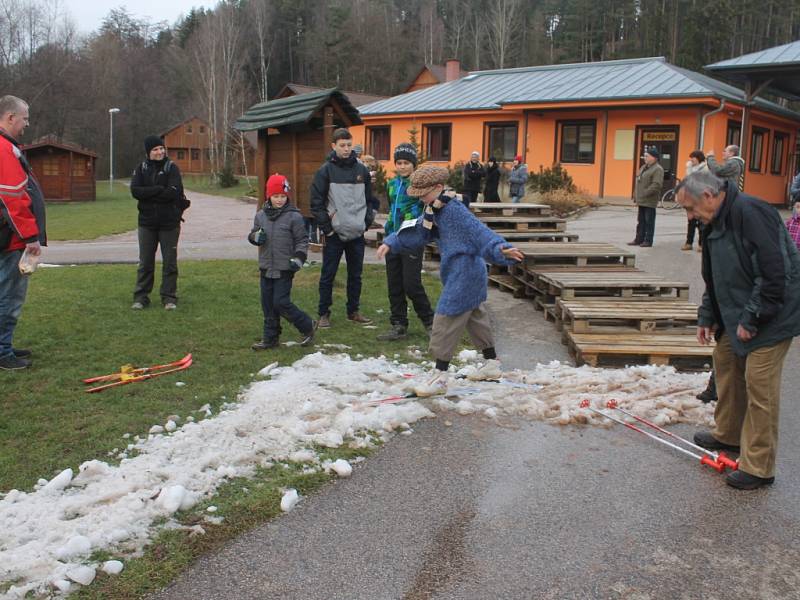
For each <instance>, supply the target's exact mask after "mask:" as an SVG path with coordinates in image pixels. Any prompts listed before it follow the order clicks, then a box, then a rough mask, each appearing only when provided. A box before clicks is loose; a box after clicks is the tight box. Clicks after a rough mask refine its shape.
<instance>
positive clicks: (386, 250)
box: [375, 244, 392, 260]
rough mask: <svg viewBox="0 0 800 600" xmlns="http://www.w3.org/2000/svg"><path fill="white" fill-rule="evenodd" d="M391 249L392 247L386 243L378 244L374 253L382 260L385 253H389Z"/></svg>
mask: <svg viewBox="0 0 800 600" xmlns="http://www.w3.org/2000/svg"><path fill="white" fill-rule="evenodd" d="M391 250H392V249H391V248H390V247H389V246H387V245H386V244H381V245H380V246H378V251H377V252H376V253H375V255H376V256H377V257H378V258H380V259H381V260H383V259H384V258H386V255H387V254H389V252H391Z"/></svg>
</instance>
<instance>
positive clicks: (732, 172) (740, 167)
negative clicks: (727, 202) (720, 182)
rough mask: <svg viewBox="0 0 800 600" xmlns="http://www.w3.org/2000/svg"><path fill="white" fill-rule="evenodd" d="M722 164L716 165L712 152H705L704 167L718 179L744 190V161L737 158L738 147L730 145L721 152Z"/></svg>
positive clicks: (739, 157)
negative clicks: (725, 180)
mask: <svg viewBox="0 0 800 600" xmlns="http://www.w3.org/2000/svg"><path fill="white" fill-rule="evenodd" d="M722 158H723V162H722V163H718V162H717V159H716V158H714V151H713V150H707V151H706V165H708V169H709V170H710V171H711V172H712V173H713V174H714V175H716V176H717V177H719V178H720V179H727V180H728V181H730V182H731V183H733V185H735V186H736V187H738V188H739V191H740V192H741V191H743V190H744V159H743V158H742V157H741V156H739V146H736V145H734V144H731V145H730V146H725V149H724V150H723V151H722Z"/></svg>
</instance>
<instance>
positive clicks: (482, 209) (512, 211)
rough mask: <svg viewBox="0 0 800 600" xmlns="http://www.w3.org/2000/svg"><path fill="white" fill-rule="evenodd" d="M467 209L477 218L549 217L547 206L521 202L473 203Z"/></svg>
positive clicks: (548, 207)
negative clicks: (495, 216) (491, 216)
mask: <svg viewBox="0 0 800 600" xmlns="http://www.w3.org/2000/svg"><path fill="white" fill-rule="evenodd" d="M469 208H470V210H471V211H472V212H473V213H475V215H476V216H478V217H479V218H480V217H484V216H489V215H504V216H517V217H521V216H526V217H538V216H541V217H544V216H547V215H549V214H550V210H551V209H550V206H549V205H547V204H533V203H522V202H520V203H518V204H512V203H510V202H473V203H472V204H470V205H469Z"/></svg>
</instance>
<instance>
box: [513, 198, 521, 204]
mask: <svg viewBox="0 0 800 600" xmlns="http://www.w3.org/2000/svg"><path fill="white" fill-rule="evenodd" d="M521 199H522V196H511V202H513V203H514V204H519V201H520V200H521Z"/></svg>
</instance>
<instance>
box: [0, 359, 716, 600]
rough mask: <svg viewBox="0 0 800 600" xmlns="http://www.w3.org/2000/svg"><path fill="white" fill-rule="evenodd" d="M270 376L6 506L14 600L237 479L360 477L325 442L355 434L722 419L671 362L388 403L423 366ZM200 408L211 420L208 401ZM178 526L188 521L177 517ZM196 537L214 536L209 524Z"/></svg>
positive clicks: (7, 565) (51, 586)
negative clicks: (449, 424)
mask: <svg viewBox="0 0 800 600" xmlns="http://www.w3.org/2000/svg"><path fill="white" fill-rule="evenodd" d="M464 358H467V359H473V360H474V359H475V358H476V356H474V355H467V356H465V357H464ZM480 366H481V365H480V363H476V365H475V367H477V368H479V367H480ZM407 374H412V375H414V377H412V378H409V377H408V376H407ZM269 376H270V377H271V379H270V380H268V381H256V382H254V383H252V384H251V385H250V386H249V387H248V388H247V389H245V390H244V391H243V392H242V394H241V395H240V397H239V398H238V403H236V404H232V403H231V404H227V405H226V406H225V407H224V408H223V410H222V411H221V412H220V413H219V414H218V415H216V416H215V417H213V418H207V419H205V420H203V421H200V422H193V421H191V420H190V419H188V418H187V419H185V423H184V424H183V425H182V426H177V423H178V422H180V419H179V418H178V417H177V415H171V416H170V424H169V426H168V427H166V428H165V427H163V426H161V425H154V426H153V427H152V428H151V430H150V431H151V433H150V434H149V435H146V436H144V437H140V436H138V435H137V436H133V439H132V441H133V442H134V443H131V444H127V449H125V450H123V451H122V452H120V454H119V455H118V456H120V457H121V460H120V463H119V465H118V466H113V465H108V464H106V463H104V462H102V461H99V460H92V461H88V462H85V463H83V464H82V465H80V468H79V472H78V474H77V475H76V476H75V477H74V478H73V476H72V471H71V470H70V469H65V470H64V471H63V472H62V473H61V474H60V475H58V476H56V477H55V478H54V479H53V480H51V481H50V482H47V481H44V480H41V481H40V483H39V484H37V486H36V489H35V490H33V491H30V492H22V491H18V490H12V491H10V492H9V493H8V494H6V495H5V497H4V498H3V499H2V500H0V530H2V532H3V535H2V537H1V538H0V582H10V581H14V582H15V584H14V585H13V586H12V587H11V588H10V589H9V590H8V591H7V592H6V593H5V594H4V596H3V597H4V598H21V597H23V596H24V595H25V594H26V593H27V592H29V591H32V592H34V593H36V594H42V595H45V594H50V593H56V592H57V591H58V590H61V591H65V590H74V589H75V588H76V586H75V585H74V584H71V583H70V582H75V583H77V584H82V585H85V584H86V583H85V582H90V581H91V580H92V579H93V577H94V572H95V569H97V568H102V567H103V565H99V564H87V561H88V556H89V555H90V554H91V552H94V551H97V550H105V551H107V552H112V553H117V554H119V555H121V556H135V555H136V554H138V553H139V552H141V550H142V548H143V547H144V546H145V545H146V544H147V542H148V540H149V539H150V538H151V536H152V535H153V534H154V533H155V530H154V528H153V525H152V524H153V522H154V521H155V520H157V519H161V518H164V517H167V518H169V517H171V516H172V515H173V514H174V513H175V512H176V511H178V510H186V509H189V508H191V507H192V506H194V505H196V504H197V503H198V502H199V501H201V500H202V499H204V498H209V497H210V496H212V495H213V494H214V492H215V490H216V489H217V487H218V486H219V485H220V484H222V483H223V482H224V481H225V480H226V479H227V478H230V477H238V476H250V475H252V474H253V473H254V471H255V469H256V468H257V467H259V466H270V465H272V464H274V463H275V462H276V461H284V462H286V461H294V462H298V463H307V464H308V467H307V468H308V469H309V472H311V471H314V470H315V469H319V468H326V467H327V468H328V469H330V470H333V471H335V472H336V473H338V474H339V476H342V477H347V476H348V475H349V474H350V472H351V471H352V467H350V465H349V464H347V462H346V461H336V462H334V463H330V464H327V465H320V464H319V458H318V457H317V456H316V453H314V452H313V450H311V448H312V447H313V446H314V445H321V446H326V447H338V446H341V445H342V444H343V443H344V440H345V439H352V441H351V442H350V444H351V445H353V446H355V447H366V446H370V445H372V444H373V443H374V442H375V440H374V438H373V436H372V434H370V433H369V432H377V433H378V435H379V436H381V437H382V438H383V439H384V440H385V439H388V438H389V437H390V435H391V434H392V433H393V432H402V433H403V434H404V435H409V434H411V433H412V432H413V429H411V426H410V424H412V423H414V422H416V421H418V420H420V419H423V418H426V417H433V416H435V415H434V412H433V411H441V410H447V411H452V412H457V413H460V414H471V413H476V414H481V415H483V416H484V417H489V418H491V419H496V420H498V421H502V420H512V419H516V418H519V419H536V420H547V421H550V422H553V423H558V424H567V423H591V424H600V425H603V426H608V423H607V422H603V420H602V419H601V418H599V417H597V416H595V415H593V414H592V413H591V412H589V411H587V410H586V409H582V408H580V407H579V406H578V404H579V403H580V401H581V400H582V399H584V398H588V399H589V400H590V401H591V402H592V403H593V405H595V406H599V407H602V406H603V405H604V403H605V401H607V400H609V399H612V398H614V399H616V400H618V402H619V404H620V406H622V407H624V408H626V409H628V410H631V411H632V412H634V413H636V414H638V415H641V416H644V417H647V418H649V419H651V420H654V421H655V422H657V423H659V424H668V423H675V422H691V423H697V424H701V423H702V424H709V423H710V422H711V420H712V417H713V413H712V409H711V408H710V407H709V406H707V405H703V404H701V403H700V402H699V401H697V400H696V399H695V398H694V395H695V394H696V393H697V392H698V391H700V390H701V389H702V388H703V387H704V386H705V384H706V381H707V379H706V377H707V376H706V375H703V374H681V373H676V372H675V371H674V369H672V368H671V367H654V366H644V367H629V368H627V369H621V370H605V369H596V368H591V367H581V368H574V367H570V366H566V365H562V364H560V363H558V362H553V363H551V364H548V365H539V366H538V367H537V368H536V369H534V370H533V371H529V372H522V371H514V372H508V373H505V379H504V382H503V383H495V382H486V381H478V382H473V381H470V382H469V386H470V387H469V388H466V390H467V391H466V392H465V395H464V397H463V398H453V397H449V398H445V397H436V398H432V399H429V400H427V401H425V403H422V402H414V401H407V402H400V403H390V404H378V405H377V406H375V405H370V404H368V403H369V402H370V401H372V402H374V401H376V400H380V399H381V398H385V397H388V396H394V395H398V394H399V395H402V394H403V393H405V392H407V391H408V390H409V389H411V388H412V387H413V386H414V384H415V383H417V384H418V383H419V381H420V380H422V379H425V378H428V377H429V374H427V373H425V372H423V371H422V369H421V368H420V366H419V365H413V364H402V363H399V362H398V361H390V360H387V359H386V358H383V357H380V358H367V359H364V360H352V359H351V358H350V357H349V356H347V355H338V356H326V355H323V354H321V353H316V354H310V355H307V356H306V357H304V358H302V359H301V360H299V361H297V362H296V363H295V364H294V365H292V366H291V367H273V368H271V369H270V370H269ZM462 384H463V382H460V381H459V380H453V381H452V385H453V387H454V388H455V389H465V388H464V387H463V385H462ZM199 412H205V413H206V414H207V415H210V414H211V410H210V407H209V406H208V405H206V406H204V407H202V408H201V409H200V411H199ZM173 424H174V425H175V431H174V432H172V433H170V432H169V430H171V429H172V428H173ZM165 429H166V430H167V431H166V432H165ZM128 438H130V436H128ZM128 438H126V440H128ZM129 453H130V455H129ZM131 455H132V456H131ZM129 456H130V457H129ZM354 462H355V461H354ZM284 500H286V504H287V506H288V505H289V504H292V505H293V504H294V502H293V501H291V499H289V500H287V498H286V497H284ZM282 505H283V502H282ZM215 518H216V517H215ZM220 520H221V519H220ZM166 526H167V527H182V526H181V525H179V524H178V523H176V522H174V521H172V520H168V521H167V525H166ZM193 532H194V533H198V534H200V533H202V532H203V529H202V527H199V526H195V529H193ZM115 566H116V565H115Z"/></svg>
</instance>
